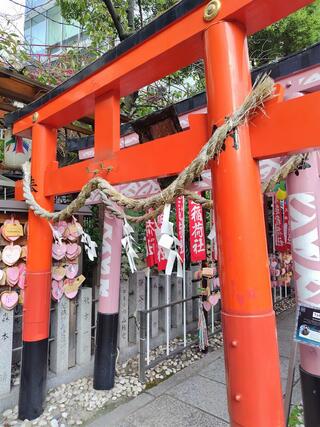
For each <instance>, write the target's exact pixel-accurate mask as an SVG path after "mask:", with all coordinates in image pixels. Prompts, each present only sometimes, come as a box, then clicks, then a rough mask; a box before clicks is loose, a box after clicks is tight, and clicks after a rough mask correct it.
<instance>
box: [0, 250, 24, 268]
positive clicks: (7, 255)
mask: <svg viewBox="0 0 320 427" xmlns="http://www.w3.org/2000/svg"><path fill="white" fill-rule="evenodd" d="M20 255H21V247H20V246H19V245H8V246H5V248H4V249H3V252H2V261H3V262H4V263H5V264H7V265H10V266H11V265H13V264H15V263H16V262H17V261H18V260H19V258H20Z"/></svg>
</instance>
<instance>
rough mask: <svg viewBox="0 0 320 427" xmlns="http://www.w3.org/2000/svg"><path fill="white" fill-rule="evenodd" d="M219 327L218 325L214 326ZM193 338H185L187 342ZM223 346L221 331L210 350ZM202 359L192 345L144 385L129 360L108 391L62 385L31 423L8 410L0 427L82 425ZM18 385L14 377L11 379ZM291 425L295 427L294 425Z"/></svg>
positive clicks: (88, 382)
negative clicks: (41, 412)
mask: <svg viewBox="0 0 320 427" xmlns="http://www.w3.org/2000/svg"><path fill="white" fill-rule="evenodd" d="M293 306H294V300H282V301H281V302H278V303H277V304H276V306H275V311H276V313H277V314H279V313H281V312H282V311H285V310H287V309H289V308H291V307H293ZM218 326H219V325H218V324H217V327H218ZM193 338H194V337H192V336H191V335H190V334H189V335H188V341H189V342H190V341H191V340H192V339H193ZM222 344H223V340H222V334H221V332H219V333H217V334H216V335H215V336H214V337H211V338H210V340H209V351H214V350H216V349H218V348H220V347H221V346H222ZM181 345H182V340H181V339H179V338H176V339H174V340H172V341H171V343H170V351H173V350H175V349H176V348H177V346H181ZM165 351H166V347H165V346H164V345H162V346H159V347H157V348H156V349H154V350H152V352H151V355H150V356H151V357H150V360H151V361H152V360H154V359H155V358H157V357H159V356H160V355H163V354H165ZM202 357H205V354H204V353H201V352H200V351H199V350H198V347H197V346H192V347H190V348H188V349H187V350H185V351H184V352H183V353H180V354H178V355H176V356H175V357H173V358H170V359H167V360H165V361H163V362H161V363H159V364H158V365H157V366H156V367H155V368H153V369H150V370H147V372H146V377H147V382H146V384H142V383H141V382H140V381H139V377H138V357H135V358H132V359H129V360H128V361H127V362H126V363H123V364H118V365H117V376H116V381H115V387H114V388H113V389H112V390H110V391H97V390H94V389H93V386H92V385H93V381H92V378H91V377H85V378H80V379H78V380H76V381H73V382H71V383H69V384H62V385H60V386H59V387H57V388H55V389H51V390H49V391H48V393H47V397H46V405H45V410H44V413H43V414H42V415H41V416H40V417H39V418H37V419H36V420H33V421H28V420H25V421H20V420H18V419H17V416H18V407H17V406H16V407H14V408H13V409H7V410H6V411H4V412H3V413H2V415H1V416H0V426H3V427H10V426H19V427H22V426H23V427H27V426H28V427H30V426H48V427H68V426H77V425H83V424H85V423H86V422H87V421H88V420H90V419H92V418H93V417H95V416H96V415H97V414H98V413H99V412H100V411H102V410H104V411H106V410H112V409H114V408H115V407H116V406H118V405H120V404H121V403H123V402H125V401H127V400H129V399H132V398H134V397H135V396H137V395H138V394H140V393H141V392H142V391H143V390H144V389H145V388H146V387H147V388H150V387H153V386H155V385H157V384H158V383H159V382H161V381H163V380H165V379H166V378H168V377H170V376H171V375H174V374H175V373H176V372H178V371H180V370H181V369H184V368H185V367H187V366H189V365H191V364H192V363H194V362H195V361H196V360H198V359H200V358H202ZM13 381H14V383H15V384H18V379H17V375H15V379H14V380H13ZM293 425H294V424H293Z"/></svg>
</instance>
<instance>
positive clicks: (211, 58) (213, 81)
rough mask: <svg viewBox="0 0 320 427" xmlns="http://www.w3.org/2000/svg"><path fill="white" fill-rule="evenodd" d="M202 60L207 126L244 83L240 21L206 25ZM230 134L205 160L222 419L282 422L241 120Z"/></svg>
mask: <svg viewBox="0 0 320 427" xmlns="http://www.w3.org/2000/svg"><path fill="white" fill-rule="evenodd" d="M205 63H206V83H207V96H208V124H209V129H210V133H211V132H212V130H213V129H214V125H216V126H219V125H221V124H222V123H223V121H224V119H225V117H227V116H229V115H230V114H232V112H233V111H234V110H235V109H236V108H237V107H238V106H240V105H241V103H242V102H243V100H244V98H245V97H246V95H247V94H248V93H249V91H250V89H251V79H250V72H249V61H248V49H247V41H246V31H245V28H244V27H243V26H242V25H240V24H238V23H236V22H232V23H231V22H223V21H222V22H219V23H216V24H213V25H211V26H210V27H209V28H208V29H207V30H206V31H205ZM238 136H239V147H238V148H237V149H236V148H233V146H232V145H233V141H232V140H231V138H228V139H227V141H226V150H225V152H222V153H221V155H220V156H219V160H218V161H215V162H212V163H213V166H212V175H213V194H214V207H215V214H216V223H217V238H218V246H219V262H220V268H219V270H220V271H221V290H222V292H221V294H222V325H223V332H224V348H225V363H226V375H227V389H228V404H229V413H230V418H231V420H230V421H231V426H233V427H240V426H241V427H283V426H284V416H283V407H282V394H281V383H280V375H279V356H278V344H277V337H276V323H275V315H274V311H273V306H272V298H271V286H270V279H269V270H268V254H267V243H266V237H265V227H264V216H263V204H262V196H261V191H260V177H259V170H258V164H257V162H256V161H255V160H254V159H253V158H252V154H251V147H250V136H249V128H248V125H247V124H244V125H243V126H241V127H240V128H239V129H238ZM266 396H267V398H266ZM249 408H250V409H249Z"/></svg>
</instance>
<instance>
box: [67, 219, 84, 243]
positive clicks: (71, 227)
mask: <svg viewBox="0 0 320 427" xmlns="http://www.w3.org/2000/svg"><path fill="white" fill-rule="evenodd" d="M68 231H69V234H68V240H70V241H71V242H75V241H76V240H77V239H78V237H79V236H81V234H82V232H83V229H82V226H81V225H80V224H79V223H78V222H75V221H73V222H70V223H69V224H68Z"/></svg>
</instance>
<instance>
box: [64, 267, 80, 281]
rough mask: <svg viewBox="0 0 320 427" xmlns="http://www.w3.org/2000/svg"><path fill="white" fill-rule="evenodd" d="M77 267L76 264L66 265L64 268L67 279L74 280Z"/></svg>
mask: <svg viewBox="0 0 320 427" xmlns="http://www.w3.org/2000/svg"><path fill="white" fill-rule="evenodd" d="M78 270H79V265H78V264H68V265H67V267H66V276H67V278H68V279H74V278H75V277H76V275H77V274H78Z"/></svg>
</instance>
